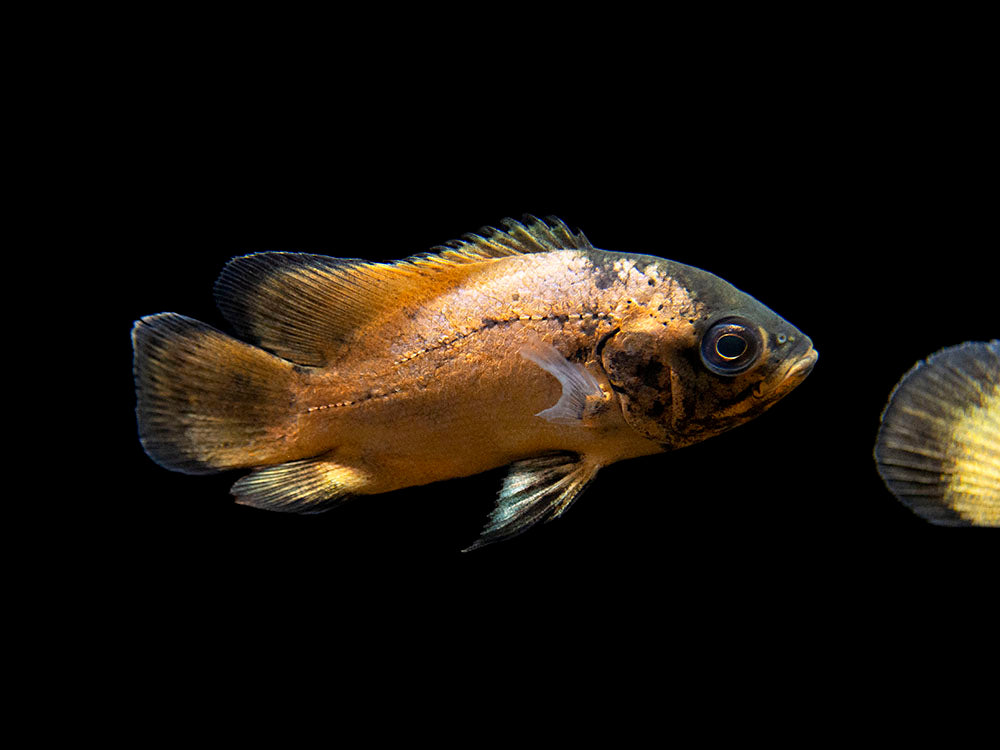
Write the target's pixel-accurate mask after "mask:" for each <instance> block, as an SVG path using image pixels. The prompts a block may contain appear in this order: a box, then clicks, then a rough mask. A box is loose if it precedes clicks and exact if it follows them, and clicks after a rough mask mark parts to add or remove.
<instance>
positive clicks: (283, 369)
mask: <svg viewBox="0 0 1000 750" xmlns="http://www.w3.org/2000/svg"><path fill="white" fill-rule="evenodd" d="M132 349H133V371H134V374H135V390H136V416H137V418H138V422H139V438H140V440H141V441H142V446H143V448H144V449H145V450H146V453H147V454H148V455H149V456H150V458H152V459H153V460H154V461H156V462H157V463H158V464H160V465H161V466H164V467H165V468H168V469H173V470H174V471H183V472H186V473H189V474H205V473H210V472H215V471H222V470H224V469H232V468H239V467H247V466H261V465H264V464H268V463H275V462H278V461H282V460H287V459H285V458H283V456H284V455H287V450H288V441H289V440H290V439H291V438H292V437H293V435H292V432H293V428H294V415H293V414H292V413H291V410H290V409H289V408H288V407H289V403H290V399H291V393H292V390H291V386H292V383H293V380H294V378H295V372H294V370H293V366H292V364H291V363H289V362H287V361H286V360H283V359H281V358H279V357H276V356H274V355H273V354H270V353H268V352H265V351H264V350H262V349H258V348H257V347H254V346H251V345H249V344H246V343H244V342H242V341H238V340H237V339H234V338H232V337H231V336H228V335H226V334H225V333H223V332H221V331H219V330H216V329H215V328H212V327H211V326H209V325H206V324H204V323H200V322H199V321H197V320H193V319H191V318H186V317H184V316H183V315H177V314H175V313H161V314H159V315H150V316H148V317H145V318H142V319H141V320H138V321H136V323H135V326H134V327H133V328H132Z"/></svg>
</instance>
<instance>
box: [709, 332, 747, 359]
mask: <svg viewBox="0 0 1000 750" xmlns="http://www.w3.org/2000/svg"><path fill="white" fill-rule="evenodd" d="M746 350H747V342H746V341H744V340H743V338H742V337H741V336H737V335H736V334H734V333H727V334H725V335H723V336H720V337H719V340H718V341H716V342H715V351H717V352H718V353H719V356H720V357H725V358H726V359H736V358H737V357H738V356H740V355H741V354H743V352H745V351H746Z"/></svg>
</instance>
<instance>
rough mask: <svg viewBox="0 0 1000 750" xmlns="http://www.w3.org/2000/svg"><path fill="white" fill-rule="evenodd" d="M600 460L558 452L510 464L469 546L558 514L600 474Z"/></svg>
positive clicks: (505, 534)
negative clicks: (479, 533)
mask: <svg viewBox="0 0 1000 750" xmlns="http://www.w3.org/2000/svg"><path fill="white" fill-rule="evenodd" d="M600 468H601V467H600V464H598V463H596V462H593V461H591V460H589V459H587V458H586V457H585V456H579V455H577V454H567V453H559V454H555V455H550V456H539V457H538V458H529V459H526V460H524V461H518V462H517V463H515V464H513V465H512V466H511V467H510V473H508V474H507V476H506V478H505V479H504V482H503V487H501V489H500V495H499V497H498V498H497V506H496V508H495V509H494V510H493V513H492V514H491V515H490V520H489V523H488V524H487V525H486V528H485V529H484V530H483V533H482V536H480V537H479V539H478V540H477V541H476V543H475V544H473V545H472V546H471V547H469V548H468V549H466V550H465V551H466V552H468V551H470V550H474V549H478V548H479V547H484V546H486V545H487V544H491V543H493V542H498V541H500V540H502V539H507V538H508V537H512V536H515V535H517V534H520V533H521V532H523V531H526V530H527V529H528V528H529V527H531V526H533V525H534V524H536V523H538V522H539V521H551V520H552V519H553V518H558V517H559V516H561V515H562V514H563V512H565V510H566V509H567V508H568V507H569V506H570V505H571V504H572V502H573V501H574V500H575V499H576V498H577V497H578V496H579V495H580V493H581V492H583V490H584V489H585V488H586V487H587V485H588V484H590V482H591V481H592V480H593V479H594V477H595V476H596V475H597V471H598V469H600Z"/></svg>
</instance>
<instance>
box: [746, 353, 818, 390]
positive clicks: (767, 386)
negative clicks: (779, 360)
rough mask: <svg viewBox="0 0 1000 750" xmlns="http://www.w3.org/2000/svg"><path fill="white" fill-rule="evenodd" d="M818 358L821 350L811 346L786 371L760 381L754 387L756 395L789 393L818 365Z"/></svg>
mask: <svg viewBox="0 0 1000 750" xmlns="http://www.w3.org/2000/svg"><path fill="white" fill-rule="evenodd" d="M818 359H819V352H818V351H816V350H815V349H813V347H812V346H810V347H809V349H808V350H806V352H805V353H804V354H802V356H800V357H798V358H797V359H796V360H795V361H794V362H792V363H791V364H790V365H789V366H788V368H786V369H785V370H784V371H782V372H780V373H778V374H777V376H776V377H774V378H769V379H768V380H766V381H763V382H761V383H759V384H758V385H757V387H756V388H754V396H756V397H757V398H763V397H764V396H772V395H774V394H776V393H787V392H788V391H790V390H792V389H793V388H795V386H797V385H798V384H799V383H801V382H802V381H803V380H805V379H806V376H807V375H808V374H809V373H810V372H812V368H813V367H815V366H816V360H818ZM769 381H770V382H769Z"/></svg>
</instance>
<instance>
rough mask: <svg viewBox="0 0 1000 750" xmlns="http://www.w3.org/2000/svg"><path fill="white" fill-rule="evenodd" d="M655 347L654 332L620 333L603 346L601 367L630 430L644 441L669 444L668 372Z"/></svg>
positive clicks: (669, 388) (669, 392)
mask: <svg viewBox="0 0 1000 750" xmlns="http://www.w3.org/2000/svg"><path fill="white" fill-rule="evenodd" d="M661 349H662V346H661V347H658V346H657V332H656V331H653V330H644V329H641V328H638V329H633V330H620V331H618V332H617V333H615V334H614V335H613V336H611V337H610V338H609V339H607V341H606V342H605V343H604V347H603V349H602V350H601V364H602V365H603V367H604V371H605V372H606V373H607V375H608V380H609V381H610V383H611V386H612V388H613V389H614V390H615V392H616V393H617V394H618V400H619V402H620V403H621V407H622V414H623V416H624V417H625V421H626V422H627V423H628V425H629V427H631V428H632V429H633V430H635V431H636V432H638V433H639V434H640V435H642V436H643V437H645V438H648V439H649V440H653V441H655V442H657V443H661V444H669V443H671V433H672V429H671V426H672V422H673V398H672V388H671V370H670V366H669V364H668V363H667V361H666V358H665V357H664V355H663V352H662V351H661Z"/></svg>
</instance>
